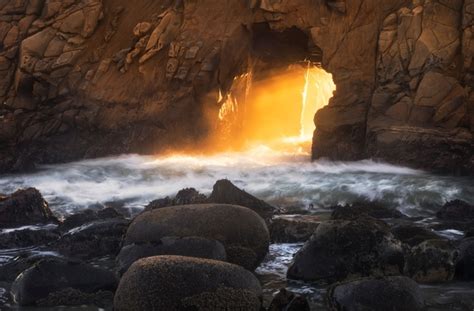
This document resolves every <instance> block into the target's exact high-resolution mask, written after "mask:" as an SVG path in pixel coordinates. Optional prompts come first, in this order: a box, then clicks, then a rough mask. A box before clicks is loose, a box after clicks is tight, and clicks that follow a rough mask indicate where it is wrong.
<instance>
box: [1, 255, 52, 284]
mask: <svg viewBox="0 0 474 311" xmlns="http://www.w3.org/2000/svg"><path fill="white" fill-rule="evenodd" d="M46 259H48V260H57V259H58V257H57V256H53V255H50V254H35V253H31V252H28V251H25V252H22V253H20V254H18V255H17V256H16V257H15V258H14V259H13V260H11V261H9V262H7V263H4V264H2V265H1V266H0V281H1V282H13V281H14V280H15V279H16V277H17V276H18V275H19V274H20V273H21V272H23V271H25V270H26V269H28V268H30V267H32V266H33V265H34V264H36V263H37V262H39V261H41V260H46Z"/></svg>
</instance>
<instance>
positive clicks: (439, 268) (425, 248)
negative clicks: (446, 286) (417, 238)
mask: <svg viewBox="0 0 474 311" xmlns="http://www.w3.org/2000/svg"><path fill="white" fill-rule="evenodd" d="M457 256H458V253H457V251H456V249H455V248H454V247H453V245H452V244H451V242H449V241H443V240H428V241H425V242H423V243H421V244H419V245H418V246H416V247H414V248H413V249H412V250H411V252H410V254H409V255H408V256H407V257H406V262H405V274H406V275H407V276H409V277H411V278H412V279H413V280H415V281H416V282H419V283H437V282H448V281H451V280H452V279H453V277H454V272H455V268H456V260H457Z"/></svg>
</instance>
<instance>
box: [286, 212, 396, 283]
mask: <svg viewBox="0 0 474 311" xmlns="http://www.w3.org/2000/svg"><path fill="white" fill-rule="evenodd" d="M403 265H404V255H403V251H402V247H401V243H400V241H398V240H396V239H395V238H394V237H393V235H392V234H391V233H390V228H389V227H388V225H386V224H385V223H383V222H381V221H378V220H375V219H373V218H359V219H356V220H353V221H342V220H336V221H328V222H324V223H322V224H320V225H319V227H318V229H317V230H316V232H315V233H314V235H313V236H312V237H311V239H310V240H309V241H308V242H306V244H305V245H304V246H303V248H302V249H301V250H299V251H298V253H297V254H296V255H295V257H294V259H293V262H292V264H291V266H290V267H289V269H288V278H290V279H298V280H306V281H316V280H324V281H339V280H344V279H346V278H353V277H356V276H378V275H399V274H401V273H402V270H403Z"/></svg>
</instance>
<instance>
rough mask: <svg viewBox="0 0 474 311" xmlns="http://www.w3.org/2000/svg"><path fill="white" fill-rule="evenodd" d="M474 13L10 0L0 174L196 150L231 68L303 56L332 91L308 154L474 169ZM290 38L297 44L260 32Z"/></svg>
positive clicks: (373, 5)
mask: <svg viewBox="0 0 474 311" xmlns="http://www.w3.org/2000/svg"><path fill="white" fill-rule="evenodd" d="M473 8H474V3H473V1H472V0H453V1H444V0H432V1H427V0H416V1H409V0H354V1H346V0H338V1H334V0H318V1H316V2H315V1H314V0H272V1H267V0H265V1H255V0H248V1H241V0H225V1H222V0H199V1H191V0H175V1H171V0H158V1H152V0H145V1H140V2H137V3H133V5H132V4H131V3H130V2H128V1H125V0H117V1H114V2H107V1H103V0H70V1H56V0H49V1H35V0H18V1H3V2H1V3H0V16H1V19H0V159H1V160H0V171H3V172H5V171H12V170H19V169H25V168H30V167H32V166H34V165H35V164H37V163H51V162H61V161H68V160H72V159H78V158H84V157H94V156H102V155H106V154H117V153H124V152H141V153H152V152H157V151H160V150H163V149H164V148H168V147H182V146H186V147H193V146H194V145H193V144H194V143H195V142H197V144H198V146H199V143H200V138H203V137H205V136H206V135H207V133H208V131H209V124H208V121H209V120H208V116H209V115H215V116H216V118H215V121H216V122H217V112H218V110H219V100H218V98H219V96H218V95H219V93H220V92H221V93H222V94H226V93H227V92H228V91H229V90H230V89H231V87H232V83H233V81H234V78H235V77H237V76H240V75H241V74H243V73H248V72H249V68H254V70H255V71H257V72H255V74H257V75H258V74H259V72H258V71H262V72H263V71H265V70H266V69H269V68H270V69H271V68H274V67H279V66H280V67H285V66H288V65H290V64H294V63H297V62H299V61H303V60H304V59H310V60H313V61H315V62H321V63H322V65H323V67H324V68H325V69H326V70H327V71H329V72H330V73H332V74H333V78H334V81H335V83H336V85H337V91H336V93H335V96H334V97H333V99H332V100H331V102H330V104H329V106H327V107H325V108H324V109H322V110H321V111H319V112H318V113H317V115H316V118H315V121H316V125H317V128H318V129H317V132H316V134H315V136H314V144H313V156H314V158H318V157H329V158H333V159H340V160H354V159H360V158H366V157H375V158H382V159H385V160H388V161H391V162H395V163H402V164H410V165H413V166H417V167H423V168H427V169H431V170H436V171H442V172H450V173H465V174H472V173H473V172H474V155H473V152H474V151H473V150H474V148H473V131H474V93H473V92H472V90H471V88H472V85H473V72H474V64H473V58H474V39H473V20H474V18H473V16H474V9H473ZM294 32H297V33H298V34H301V38H303V40H301V42H300V43H299V44H300V46H299V47H297V49H296V48H294V49H291V48H290V49H279V48H277V47H276V46H273V45H272V44H271V43H268V42H271V40H266V38H270V37H272V36H273V37H279V36H278V35H275V34H283V35H281V36H280V37H281V38H280V39H281V40H283V41H284V40H288V39H285V34H286V33H294ZM286 37H291V38H294V37H295V36H286ZM298 37H300V36H298ZM255 38H258V40H259V41H258V42H257V43H258V44H256V42H254V40H255ZM267 43H268V44H267ZM292 43H293V42H288V41H287V42H286V46H291V45H292ZM296 50H297V52H295V51H296ZM264 51H271V52H272V53H270V54H269V53H265V52H264ZM292 51H293V52H292ZM269 55H270V56H269ZM252 65H255V66H253V67H252ZM211 124H212V122H211ZM211 126H212V125H211Z"/></svg>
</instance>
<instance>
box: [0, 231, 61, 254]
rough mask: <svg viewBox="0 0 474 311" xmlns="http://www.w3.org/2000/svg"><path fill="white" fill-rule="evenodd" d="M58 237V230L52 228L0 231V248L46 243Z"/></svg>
mask: <svg viewBox="0 0 474 311" xmlns="http://www.w3.org/2000/svg"><path fill="white" fill-rule="evenodd" d="M59 237H60V233H59V231H58V230H54V229H53V230H51V229H39V230H32V229H22V230H13V231H7V232H0V249H12V248H21V247H28V246H40V245H46V244H50V243H53V242H55V241H57V240H58V239H59Z"/></svg>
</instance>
